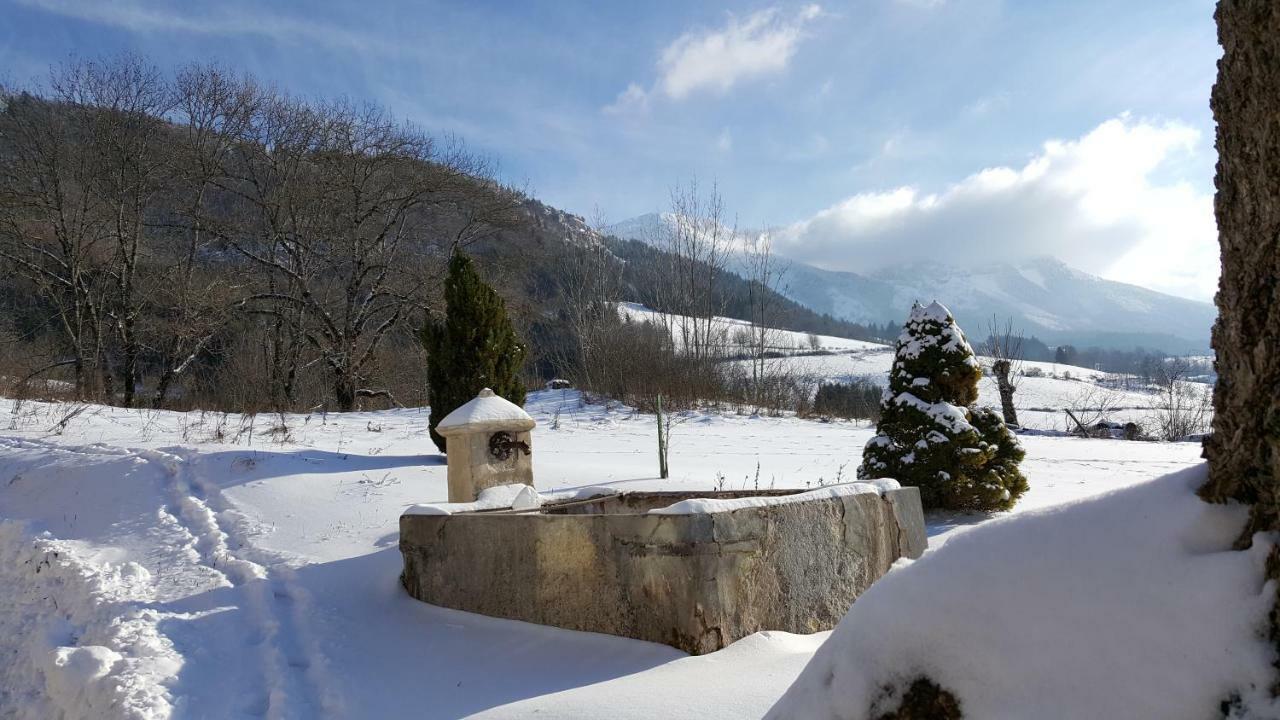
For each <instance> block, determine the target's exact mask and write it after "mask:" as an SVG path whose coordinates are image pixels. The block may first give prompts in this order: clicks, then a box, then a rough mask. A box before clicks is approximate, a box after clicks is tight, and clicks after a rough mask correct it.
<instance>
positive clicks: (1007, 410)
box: [984, 315, 1022, 427]
mask: <svg viewBox="0 0 1280 720" xmlns="http://www.w3.org/2000/svg"><path fill="white" fill-rule="evenodd" d="M984 350H985V354H986V355H987V356H988V357H990V358H991V374H992V375H993V376H994V377H995V381H996V387H997V389H998V390H999V391H1000V411H1001V413H1002V414H1003V415H1004V422H1005V424H1006V425H1011V426H1014V427H1017V426H1018V411H1017V408H1015V407H1014V405H1013V394H1014V393H1015V392H1016V391H1017V389H1018V378H1019V376H1020V375H1021V371H1022V332H1021V331H1015V330H1014V329H1013V318H1006V319H1005V320H1004V322H1003V323H1002V322H1000V320H999V319H997V318H996V316H994V315H992V316H991V320H989V321H988V322H987V343H986V348H984Z"/></svg>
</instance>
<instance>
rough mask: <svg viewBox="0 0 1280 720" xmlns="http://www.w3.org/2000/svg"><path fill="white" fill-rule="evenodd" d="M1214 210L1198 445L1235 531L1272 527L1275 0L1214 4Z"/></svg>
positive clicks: (1278, 360)
mask: <svg viewBox="0 0 1280 720" xmlns="http://www.w3.org/2000/svg"><path fill="white" fill-rule="evenodd" d="M1216 18H1217V21H1218V40H1219V42H1220V43H1221V45H1222V48H1223V51H1224V52H1223V56H1222V59H1221V60H1219V61H1218V81H1217V83H1216V84H1215V85H1214V87H1213V97H1212V100H1211V103H1210V105H1211V107H1212V108H1213V115H1214V119H1215V120H1217V124H1218V135H1217V147H1218V171H1217V177H1216V179H1215V185H1216V186H1217V195H1216V196H1215V198H1214V211H1215V214H1216V216H1217V220H1218V242H1219V244H1220V245H1221V250H1222V278H1221V280H1220V281H1219V284H1218V296H1217V303H1218V321H1217V323H1216V324H1215V325H1214V328H1213V347H1214V350H1215V351H1216V352H1217V368H1218V384H1217V386H1216V387H1215V389H1214V396H1213V405H1214V411H1215V416H1214V421H1213V434H1212V435H1211V436H1210V437H1209V439H1208V440H1207V441H1206V442H1205V447H1204V454H1205V457H1206V458H1208V460H1209V482H1208V483H1206V484H1205V486H1204V487H1203V488H1202V489H1201V491H1200V492H1201V495H1202V496H1203V497H1204V498H1205V499H1206V500H1210V501H1213V502H1226V501H1228V500H1238V501H1240V502H1244V503H1249V504H1251V505H1252V510H1251V514H1250V522H1249V525H1248V527H1246V528H1245V530H1244V533H1243V534H1242V535H1241V537H1240V542H1239V544H1240V545H1241V546H1246V545H1248V544H1249V542H1250V538H1251V536H1252V534H1253V533H1254V532H1255V531H1258V530H1277V529H1280V491H1278V489H1277V480H1280V393H1277V392H1276V388H1277V387H1280V3H1277V2H1274V0H1222V2H1220V3H1219V4H1218V10H1217V13H1216Z"/></svg>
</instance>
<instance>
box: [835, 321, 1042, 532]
mask: <svg viewBox="0 0 1280 720" xmlns="http://www.w3.org/2000/svg"><path fill="white" fill-rule="evenodd" d="M981 377H982V369H981V367H980V366H979V365H978V360H977V358H976V357H975V356H974V353H973V348H971V347H970V346H969V343H968V341H967V340H965V337H964V333H963V332H961V331H960V328H959V327H958V326H957V325H956V323H955V319H954V318H953V317H952V315H951V312H950V311H949V310H947V308H945V307H943V306H942V305H941V304H939V303H936V302H935V303H933V304H931V305H929V306H928V307H922V306H920V305H919V304H917V305H915V306H914V307H913V308H912V309H911V317H910V318H909V319H908V320H907V323H906V326H905V327H904V328H903V330H902V334H901V335H900V336H899V337H898V343H897V355H896V357H895V358H894V362H893V368H892V370H890V372H889V387H888V389H887V390H886V391H885V393H884V395H883V397H882V399H881V403H880V422H879V423H878V424H877V426H876V435H875V437H873V438H871V440H869V441H868V442H867V445H866V448H865V449H864V450H863V454H862V465H861V467H859V468H858V477H859V478H863V479H874V478H893V479H895V480H897V481H898V482H900V483H902V484H903V485H915V486H917V487H919V488H920V498H921V500H922V502H923V503H924V506H925V507H926V508H938V509H947V510H956V511H962V512H974V511H988V510H1007V509H1009V508H1011V507H1013V504H1014V503H1015V502H1016V501H1017V499H1018V497H1019V496H1021V495H1022V494H1023V493H1024V492H1026V490H1027V480H1026V478H1025V477H1023V475H1022V473H1021V472H1020V471H1019V469H1018V463H1019V462H1021V461H1022V458H1023V456H1024V454H1025V453H1024V452H1023V450H1022V448H1021V446H1020V445H1019V444H1018V440H1017V438H1016V437H1015V436H1014V435H1013V433H1012V432H1010V431H1009V429H1008V428H1007V427H1005V424H1004V421H1003V420H1002V419H1001V418H1000V416H999V414H998V413H996V412H994V411H992V410H990V409H988V408H978V407H974V406H973V404H974V402H975V401H977V399H978V380H979V379H980V378H981Z"/></svg>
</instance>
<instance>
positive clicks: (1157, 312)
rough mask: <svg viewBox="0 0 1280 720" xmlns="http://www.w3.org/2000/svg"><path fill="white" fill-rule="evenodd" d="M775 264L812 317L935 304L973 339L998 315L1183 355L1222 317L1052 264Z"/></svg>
mask: <svg viewBox="0 0 1280 720" xmlns="http://www.w3.org/2000/svg"><path fill="white" fill-rule="evenodd" d="M670 222H672V220H671V216H670V214H665V213H664V214H661V215H659V214H657V213H650V214H648V215H641V216H639V217H636V218H631V219H629V220H625V221H622V222H620V223H617V224H615V225H612V226H610V227H609V228H607V230H606V232H607V233H608V234H611V235H615V236H617V237H621V238H626V239H635V240H641V241H643V242H654V239H655V238H657V237H660V232H661V228H662V227H663V226H664V224H669V223H670ZM751 232H753V231H743V233H742V234H743V235H748V234H750V233H751ZM779 260H780V261H783V262H785V263H787V267H788V271H787V274H786V277H785V280H784V283H783V285H784V287H781V288H779V290H780V291H781V292H782V294H784V295H786V296H787V297H789V298H791V299H792V300H795V301H796V302H798V303H800V304H802V305H804V306H806V307H808V308H810V309H811V310H814V311H815V312H819V313H827V314H830V315H832V316H833V317H837V318H842V319H846V320H852V321H854V322H861V323H884V322H888V321H893V322H899V321H901V320H903V319H904V318H905V317H906V315H907V312H908V311H909V310H910V308H911V304H912V303H913V302H916V301H920V302H924V303H928V302H930V301H932V300H939V301H941V302H943V303H944V304H945V305H946V306H947V307H948V308H950V309H951V310H952V311H953V312H954V313H955V316H956V319H957V320H958V321H959V323H960V326H961V327H965V328H969V330H970V331H971V332H972V333H973V334H977V332H978V331H979V330H980V329H985V327H986V324H987V321H988V320H989V319H990V318H991V317H992V316H993V315H995V316H998V317H1000V318H1002V319H1003V318H1011V319H1013V321H1014V325H1015V327H1018V328H1021V329H1022V330H1023V331H1024V332H1025V334H1027V335H1034V336H1036V337H1038V338H1040V339H1041V340H1043V341H1044V342H1046V343H1049V344H1050V345H1056V344H1068V343H1070V344H1075V345H1081V346H1089V345H1099V346H1103V347H1117V348H1121V349H1125V350H1131V349H1133V348H1134V346H1137V345H1141V346H1145V347H1149V348H1158V349H1162V350H1165V351H1167V352H1173V353H1185V352H1197V351H1202V350H1204V349H1207V348H1208V347H1209V328H1210V327H1211V326H1212V324H1213V319H1214V317H1216V314H1217V311H1216V310H1215V308H1214V307H1213V305H1211V304H1210V303H1205V302H1199V301H1195V300H1188V299H1185V298H1180V297H1175V296H1172V295H1165V294H1163V293H1159V292H1155V291H1153V290H1148V289H1146V288H1142V287H1138V286H1136V285H1129V284H1126V283H1120V282H1115V281H1112V280H1106V279H1103V278H1100V277H1097V276H1095V275H1090V274H1089V273H1086V272H1082V271H1080V270H1076V269H1074V268H1071V267H1069V266H1067V265H1066V264H1064V263H1062V262H1061V261H1059V260H1056V259H1054V258H1051V257H1041V258H1036V259H1031V260H1026V261H1022V262H1018V263H1006V262H1000V261H998V260H997V259H993V258H975V264H974V265H973V266H972V267H955V266H949V265H943V264H940V263H908V264H902V265H895V266H890V267H886V268H879V269H874V270H873V269H868V270H867V271H866V272H861V273H852V272H841V271H833V270H826V269H823V268H819V267H815V266H813V265H808V264H806V263H803V262H800V261H798V260H794V259H787V258H782V257H780V258H779Z"/></svg>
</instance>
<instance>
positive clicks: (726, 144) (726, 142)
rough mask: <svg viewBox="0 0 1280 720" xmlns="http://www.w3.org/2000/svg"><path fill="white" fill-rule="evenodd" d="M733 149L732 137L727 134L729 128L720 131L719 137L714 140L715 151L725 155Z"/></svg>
mask: <svg viewBox="0 0 1280 720" xmlns="http://www.w3.org/2000/svg"><path fill="white" fill-rule="evenodd" d="M732 149H733V135H731V134H729V128H724V129H723V130H721V131H720V136H719V137H717V138H716V150H719V151H720V152H722V153H727V152H729V151H730V150H732Z"/></svg>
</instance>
